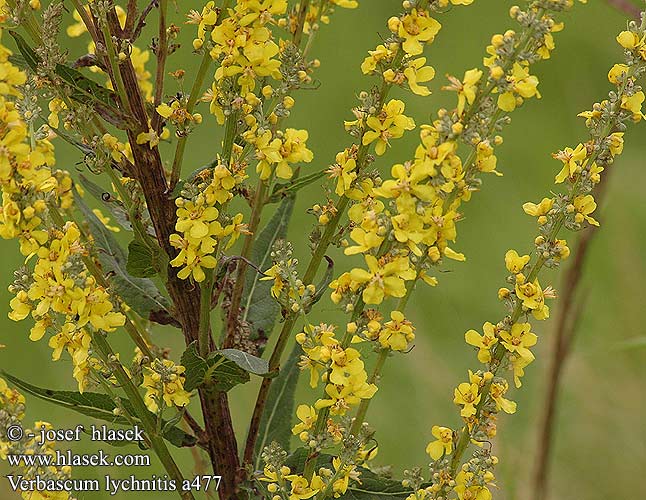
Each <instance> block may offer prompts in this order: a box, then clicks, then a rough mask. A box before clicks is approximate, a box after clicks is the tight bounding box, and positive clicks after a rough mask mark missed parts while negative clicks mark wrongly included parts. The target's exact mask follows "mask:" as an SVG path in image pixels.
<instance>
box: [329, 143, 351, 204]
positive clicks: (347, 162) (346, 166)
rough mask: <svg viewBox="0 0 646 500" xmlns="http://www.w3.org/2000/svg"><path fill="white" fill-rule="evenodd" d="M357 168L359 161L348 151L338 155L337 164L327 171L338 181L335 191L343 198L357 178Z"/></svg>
mask: <svg viewBox="0 0 646 500" xmlns="http://www.w3.org/2000/svg"><path fill="white" fill-rule="evenodd" d="M356 168H357V161H356V159H355V158H353V157H351V156H350V154H349V151H348V150H347V149H346V150H345V151H342V152H340V153H338V154H337V155H336V163H335V164H334V165H332V166H331V167H330V168H329V169H328V170H327V173H328V174H330V177H331V178H332V179H336V180H337V182H336V189H335V190H334V191H335V192H336V194H337V195H339V196H342V195H344V194H345V193H346V191H348V190H349V189H350V186H352V183H353V182H354V180H355V179H356V178H357V173H356V172H355V170H356Z"/></svg>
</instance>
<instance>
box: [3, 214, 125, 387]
mask: <svg viewBox="0 0 646 500" xmlns="http://www.w3.org/2000/svg"><path fill="white" fill-rule="evenodd" d="M87 255H88V252H87V249H86V248H85V246H84V244H83V243H82V242H81V234H80V231H79V229H78V227H77V226H76V224H75V223H73V222H68V223H66V224H65V226H64V227H63V228H61V229H60V230H56V229H51V230H50V231H49V233H48V238H47V241H46V243H45V244H44V245H43V246H41V247H40V248H39V249H38V251H37V252H36V256H37V259H36V263H35V265H34V268H33V271H28V270H26V269H23V270H19V271H18V272H17V273H16V280H15V281H14V283H13V285H12V286H11V287H10V290H11V291H12V292H13V293H14V294H15V297H14V298H13V299H12V300H11V308H12V312H11V313H10V314H9V317H10V318H11V319H12V320H14V321H21V320H23V319H25V318H27V317H28V316H31V317H32V318H33V319H34V321H35V323H34V326H33V327H32V328H31V334H30V337H29V338H30V339H31V340H33V341H38V340H40V339H42V338H43V337H44V336H45V335H46V334H49V346H50V347H51V348H52V349H53V353H52V358H53V359H54V360H55V361H56V360H58V359H60V357H61V353H62V352H63V351H67V352H68V353H69V354H70V357H71V359H72V361H73V364H74V378H75V379H76V380H77V382H78V384H79V390H80V391H81V392H83V389H84V388H85V386H86V384H87V376H88V373H89V372H90V370H91V364H92V363H93V360H92V359H91V357H90V341H91V332H111V331H114V330H115V328H117V327H119V326H122V325H123V324H124V323H125V316H124V315H123V314H122V313H121V312H118V311H117V310H115V306H114V304H113V302H112V299H111V297H110V295H109V294H108V292H107V291H106V290H105V289H104V288H103V287H102V286H100V285H98V284H97V282H96V279H95V278H94V277H93V276H91V275H89V273H88V272H87V269H86V267H85V265H84V263H83V258H84V257H86V256H87Z"/></svg>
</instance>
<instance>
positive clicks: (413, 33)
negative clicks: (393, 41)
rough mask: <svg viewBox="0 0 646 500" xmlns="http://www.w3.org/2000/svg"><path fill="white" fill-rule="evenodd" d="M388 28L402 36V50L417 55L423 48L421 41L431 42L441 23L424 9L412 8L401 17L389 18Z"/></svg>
mask: <svg viewBox="0 0 646 500" xmlns="http://www.w3.org/2000/svg"><path fill="white" fill-rule="evenodd" d="M388 27H389V28H390V30H391V31H392V32H393V33H394V34H396V35H397V36H399V37H400V38H402V39H403V40H404V43H403V44H402V48H403V49H404V52H406V53H407V54H408V55H411V56H417V55H419V54H421V53H422V52H423V50H424V47H423V45H422V44H423V43H429V42H432V41H433V39H434V38H435V35H437V34H438V33H439V31H440V28H441V27H442V25H441V24H440V23H438V22H437V21H436V20H435V19H433V18H432V17H430V16H429V15H428V13H426V12H425V11H418V10H417V9H413V10H412V11H411V12H410V13H409V14H406V15H405V16H403V17H402V18H401V19H399V18H396V17H395V18H391V19H390V20H389V21H388Z"/></svg>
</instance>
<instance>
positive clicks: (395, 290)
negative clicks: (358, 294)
mask: <svg viewBox="0 0 646 500" xmlns="http://www.w3.org/2000/svg"><path fill="white" fill-rule="evenodd" d="M365 259H366V264H367V266H368V270H367V271H366V270H365V269H360V268H354V269H353V270H352V271H350V278H351V279H352V282H353V284H357V285H363V286H364V289H363V293H362V297H363V301H364V302H365V303H366V304H381V303H382V302H383V300H384V297H403V296H404V295H406V284H405V280H411V279H414V278H415V270H414V269H412V268H411V267H410V262H409V260H408V257H398V258H395V259H393V260H391V261H389V262H385V263H380V262H379V261H378V260H377V259H376V258H375V257H373V256H372V255H365Z"/></svg>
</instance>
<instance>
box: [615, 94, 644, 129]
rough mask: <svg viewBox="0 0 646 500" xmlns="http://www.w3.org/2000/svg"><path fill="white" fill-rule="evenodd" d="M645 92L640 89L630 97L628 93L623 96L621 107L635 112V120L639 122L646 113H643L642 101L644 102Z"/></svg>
mask: <svg viewBox="0 0 646 500" xmlns="http://www.w3.org/2000/svg"><path fill="white" fill-rule="evenodd" d="M644 98H645V97H644V93H643V92H642V91H641V90H640V91H639V92H635V93H634V94H633V95H631V96H630V97H628V96H627V95H622V96H621V109H625V110H627V111H630V112H631V113H632V114H633V120H634V121H636V122H638V121H639V120H641V119H642V118H643V117H644V115H643V114H642V103H643V102H644Z"/></svg>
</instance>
